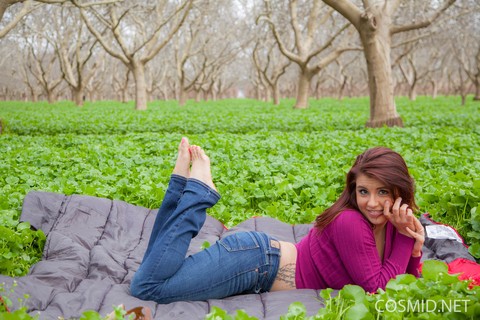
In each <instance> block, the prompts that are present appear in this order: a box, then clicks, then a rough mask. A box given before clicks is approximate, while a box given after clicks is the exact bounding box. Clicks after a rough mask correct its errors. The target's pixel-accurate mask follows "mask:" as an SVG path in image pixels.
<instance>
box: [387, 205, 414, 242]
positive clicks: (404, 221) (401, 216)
mask: <svg viewBox="0 0 480 320" xmlns="http://www.w3.org/2000/svg"><path fill="white" fill-rule="evenodd" d="M401 203H402V198H397V199H396V200H395V203H394V204H393V206H392V211H390V202H389V201H388V200H387V201H385V203H384V207H383V215H384V216H385V218H387V220H388V221H390V223H392V224H393V226H394V227H395V228H396V229H397V230H398V232H400V233H401V234H403V235H405V236H407V237H412V238H413V236H412V235H411V234H410V233H409V232H408V231H407V228H409V229H410V230H415V229H416V225H415V219H416V218H415V216H414V215H413V211H412V209H410V208H409V207H408V205H407V204H406V203H404V204H401Z"/></svg>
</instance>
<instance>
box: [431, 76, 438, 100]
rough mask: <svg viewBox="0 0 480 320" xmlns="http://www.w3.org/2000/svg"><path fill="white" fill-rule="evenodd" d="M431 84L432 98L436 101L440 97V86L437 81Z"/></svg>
mask: <svg viewBox="0 0 480 320" xmlns="http://www.w3.org/2000/svg"><path fill="white" fill-rule="evenodd" d="M431 82H432V98H433V99H436V98H437V96H438V85H437V81H435V80H431Z"/></svg>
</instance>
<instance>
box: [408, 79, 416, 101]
mask: <svg viewBox="0 0 480 320" xmlns="http://www.w3.org/2000/svg"><path fill="white" fill-rule="evenodd" d="M416 88H417V84H416V83H415V84H413V85H411V86H410V88H409V90H408V98H409V99H410V100H411V101H415V100H417V90H416Z"/></svg>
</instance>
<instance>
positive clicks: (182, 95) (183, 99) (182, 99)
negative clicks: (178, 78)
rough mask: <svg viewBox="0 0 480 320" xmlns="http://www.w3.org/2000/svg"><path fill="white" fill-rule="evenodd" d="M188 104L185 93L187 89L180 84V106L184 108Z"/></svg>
mask: <svg viewBox="0 0 480 320" xmlns="http://www.w3.org/2000/svg"><path fill="white" fill-rule="evenodd" d="M186 102H187V93H186V92H185V88H184V87H183V85H182V84H180V88H179V92H178V105H179V106H180V107H183V106H184V105H185V103H186Z"/></svg>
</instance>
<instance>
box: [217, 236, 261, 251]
mask: <svg viewBox="0 0 480 320" xmlns="http://www.w3.org/2000/svg"><path fill="white" fill-rule="evenodd" d="M218 243H219V244H220V245H222V246H223V247H224V248H225V249H226V250H227V251H229V252H235V251H244V250H251V249H258V248H259V247H260V245H259V244H258V241H257V239H256V238H255V236H254V235H252V234H251V233H250V232H239V233H234V234H231V235H229V236H227V237H225V238H223V239H220V240H218Z"/></svg>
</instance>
